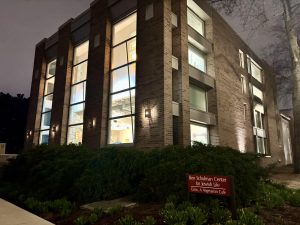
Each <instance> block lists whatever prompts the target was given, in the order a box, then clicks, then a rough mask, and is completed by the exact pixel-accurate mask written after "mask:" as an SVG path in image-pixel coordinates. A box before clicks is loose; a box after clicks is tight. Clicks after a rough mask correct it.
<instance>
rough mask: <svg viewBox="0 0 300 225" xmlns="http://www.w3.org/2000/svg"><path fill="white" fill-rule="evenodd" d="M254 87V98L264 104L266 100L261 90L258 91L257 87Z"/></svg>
mask: <svg viewBox="0 0 300 225" xmlns="http://www.w3.org/2000/svg"><path fill="white" fill-rule="evenodd" d="M252 87H253V96H254V97H256V98H258V99H259V100H260V101H261V102H263V100H264V94H263V92H262V91H261V90H260V89H258V88H257V87H255V86H254V85H252Z"/></svg>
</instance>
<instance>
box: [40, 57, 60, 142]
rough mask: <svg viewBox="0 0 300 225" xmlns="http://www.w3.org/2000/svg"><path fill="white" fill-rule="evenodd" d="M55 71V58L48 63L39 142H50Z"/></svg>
mask: <svg viewBox="0 0 300 225" xmlns="http://www.w3.org/2000/svg"><path fill="white" fill-rule="evenodd" d="M55 72H56V60H53V61H51V62H50V63H48V65H47V72H46V77H45V78H46V80H45V89H44V96H43V106H42V116H41V126H40V136H39V144H48V141H49V135H50V122H51V111H52V102H53V91H54V83H55Z"/></svg>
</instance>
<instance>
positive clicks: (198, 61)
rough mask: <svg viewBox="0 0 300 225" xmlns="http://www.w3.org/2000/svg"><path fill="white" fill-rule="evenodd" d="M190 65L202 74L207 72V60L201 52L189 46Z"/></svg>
mask: <svg viewBox="0 0 300 225" xmlns="http://www.w3.org/2000/svg"><path fill="white" fill-rule="evenodd" d="M188 57H189V64H190V65H191V66H193V67H195V68H196V69H198V70H201V71H202V72H206V59H205V56H204V55H203V54H202V53H201V51H200V50H198V49H196V48H195V47H192V46H191V45H189V49H188Z"/></svg>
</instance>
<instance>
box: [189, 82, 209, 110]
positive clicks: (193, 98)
mask: <svg viewBox="0 0 300 225" xmlns="http://www.w3.org/2000/svg"><path fill="white" fill-rule="evenodd" d="M190 105H191V107H192V108H194V109H198V110H201V111H204V112H207V97H206V91H205V90H203V89H202V88H200V87H198V86H196V85H193V84H191V85H190Z"/></svg>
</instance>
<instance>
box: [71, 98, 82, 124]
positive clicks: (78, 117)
mask: <svg viewBox="0 0 300 225" xmlns="http://www.w3.org/2000/svg"><path fill="white" fill-rule="evenodd" d="M83 112H84V103H81V104H77V105H72V106H71V107H70V114H69V125H73V124H79V123H83Z"/></svg>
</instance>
